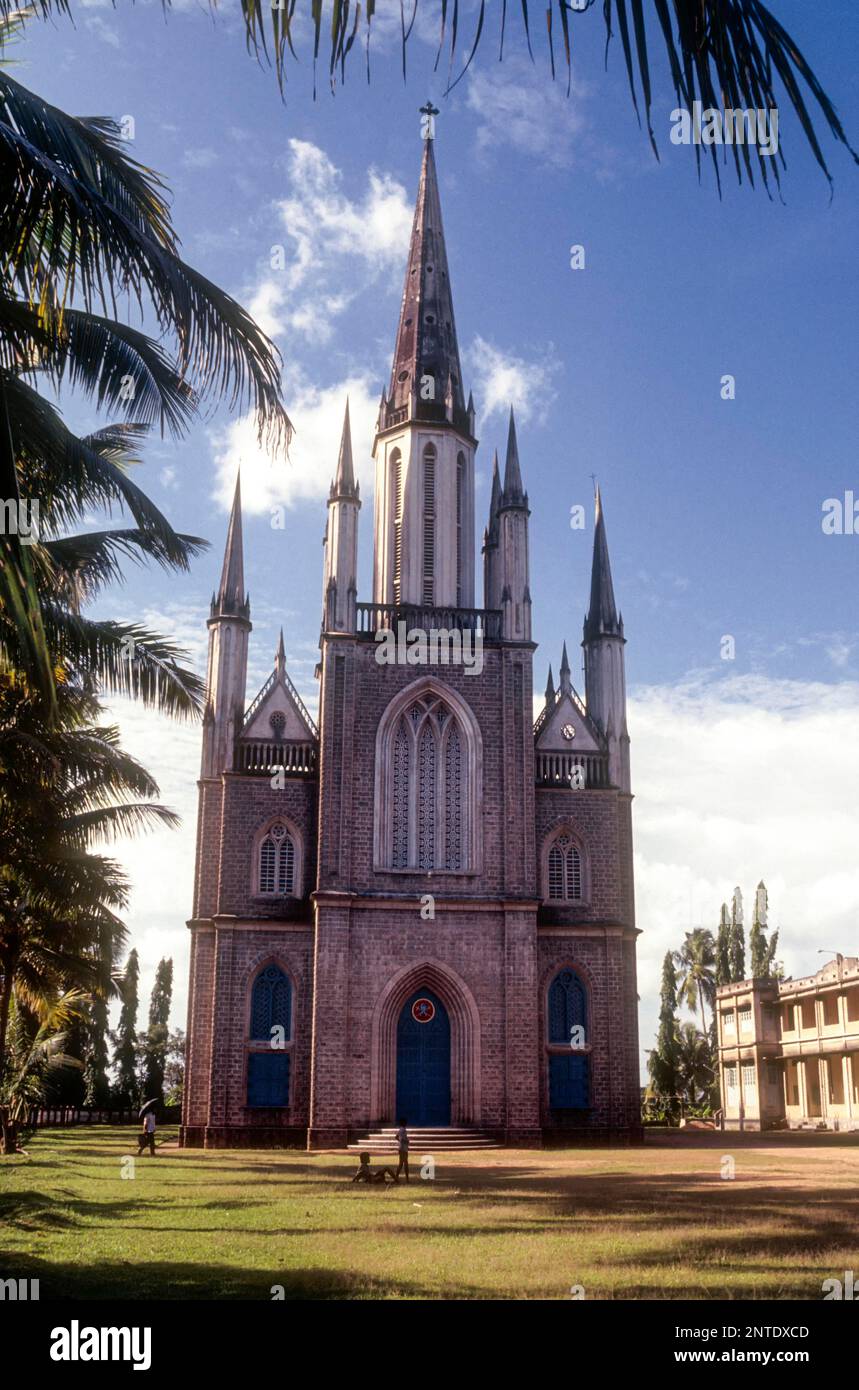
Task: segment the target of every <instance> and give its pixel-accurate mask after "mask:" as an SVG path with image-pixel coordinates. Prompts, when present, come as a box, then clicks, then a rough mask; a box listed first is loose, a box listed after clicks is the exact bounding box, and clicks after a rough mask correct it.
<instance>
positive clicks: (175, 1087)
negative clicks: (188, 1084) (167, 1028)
mask: <svg viewBox="0 0 859 1390" xmlns="http://www.w3.org/2000/svg"><path fill="white" fill-rule="evenodd" d="M184 1088H185V1034H184V1032H183V1031H182V1029H181V1028H177V1029H176V1031H175V1032H173V1033H170V1035H169V1036H168V1038H167V1052H166V1061H165V1064H164V1103H165V1105H181V1104H182V1095H183V1091H184Z"/></svg>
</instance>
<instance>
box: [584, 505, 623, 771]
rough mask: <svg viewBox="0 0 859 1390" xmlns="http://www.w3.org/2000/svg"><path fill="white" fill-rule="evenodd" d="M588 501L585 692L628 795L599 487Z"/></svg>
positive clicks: (619, 657) (616, 627) (618, 623)
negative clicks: (590, 550) (591, 504)
mask: <svg viewBox="0 0 859 1390" xmlns="http://www.w3.org/2000/svg"><path fill="white" fill-rule="evenodd" d="M594 501H595V511H594V557H593V565H592V568H591V602H590V607H589V609H588V614H587V617H586V618H585V628H584V635H583V638H582V646H583V648H584V652H585V692H586V696H587V707H588V714H589V715H590V717H591V719H592V720H593V721H594V723H595V724H596V725H597V727H598V728H599V729H600V730H601V731H602V733H603V735H604V737H605V739H606V743H607V747H608V755H609V777H610V779H611V782H612V785H613V786H616V787H620V788H621V790H622V791H625V792H628V791H629V789H630V776H629V734H628V733H627V729H626V673H625V670H624V659H623V649H624V646H625V644H626V639H625V637H624V635H623V618H621V617H619V616H618V612H617V608H616V607H615V602H614V586H613V585H612V582H611V566H610V565H609V559H608V541H607V540H606V534H605V518H604V516H603V510H602V498H601V497H600V492H599V488H597V491H596V497H595V499H594Z"/></svg>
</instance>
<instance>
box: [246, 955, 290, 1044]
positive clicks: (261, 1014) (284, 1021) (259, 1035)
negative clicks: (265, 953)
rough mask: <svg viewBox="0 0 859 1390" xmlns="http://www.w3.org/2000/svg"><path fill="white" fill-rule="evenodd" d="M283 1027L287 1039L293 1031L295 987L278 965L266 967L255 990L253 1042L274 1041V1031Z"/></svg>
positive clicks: (259, 976) (252, 998) (255, 982)
mask: <svg viewBox="0 0 859 1390" xmlns="http://www.w3.org/2000/svg"><path fill="white" fill-rule="evenodd" d="M275 1027H278V1028H282V1029H283V1036H284V1038H288V1037H289V1036H290V1032H291V1028H292V987H291V985H290V983H289V978H288V976H286V975H285V974H284V973H283V971H282V970H281V969H280V967H279V966H277V965H266V966H264V968H263V969H262V970H261V971H260V972H259V974H258V975H257V977H256V979H255V980H254V986H253V990H252V991H251V1040H252V1041H253V1042H267V1043H270V1042H271V1036H272V1034H271V1030H272V1028H275Z"/></svg>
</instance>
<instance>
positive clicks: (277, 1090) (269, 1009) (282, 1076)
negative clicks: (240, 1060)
mask: <svg viewBox="0 0 859 1390" xmlns="http://www.w3.org/2000/svg"><path fill="white" fill-rule="evenodd" d="M275 1028H282V1029H283V1034H282V1035H279V1034H277V1033H275V1032H274V1031H273V1030H274V1029H275ZM291 1031H292V986H291V985H290V983H289V979H288V978H287V976H286V975H285V974H284V973H283V971H282V970H281V969H280V968H279V966H277V965H266V966H264V967H263V969H262V970H261V971H260V973H259V974H258V975H257V977H256V979H255V980H254V984H253V990H252V992H251V1026H250V1034H251V1045H252V1046H253V1045H254V1044H261V1043H268V1047H266V1048H265V1049H264V1050H263V1049H262V1048H260V1050H259V1051H252V1052H249V1053H248V1105H249V1106H256V1107H265V1108H269V1109H272V1108H278V1107H283V1106H287V1105H289V1059H290V1052H291V1049H290V1047H289V1039H290V1037H291Z"/></svg>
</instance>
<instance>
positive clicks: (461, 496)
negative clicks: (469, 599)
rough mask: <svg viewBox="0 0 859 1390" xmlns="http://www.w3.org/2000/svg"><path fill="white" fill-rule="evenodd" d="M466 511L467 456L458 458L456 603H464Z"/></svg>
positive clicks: (460, 455)
mask: <svg viewBox="0 0 859 1390" xmlns="http://www.w3.org/2000/svg"><path fill="white" fill-rule="evenodd" d="M464 510H465V455H464V454H457V456H456V602H457V606H459V605H461V603H462V569H463V563H462V562H463V554H462V519H463V512H464Z"/></svg>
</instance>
